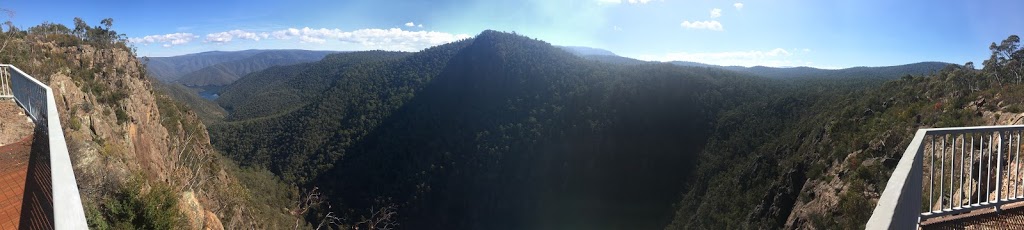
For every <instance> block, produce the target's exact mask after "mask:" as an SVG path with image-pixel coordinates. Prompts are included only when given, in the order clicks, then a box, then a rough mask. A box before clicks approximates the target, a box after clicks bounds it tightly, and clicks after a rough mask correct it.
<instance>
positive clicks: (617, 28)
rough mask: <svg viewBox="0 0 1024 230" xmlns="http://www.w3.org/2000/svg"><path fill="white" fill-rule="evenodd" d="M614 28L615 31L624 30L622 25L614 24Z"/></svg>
mask: <svg viewBox="0 0 1024 230" xmlns="http://www.w3.org/2000/svg"><path fill="white" fill-rule="evenodd" d="M612 30H614V31H622V27H619V26H612Z"/></svg>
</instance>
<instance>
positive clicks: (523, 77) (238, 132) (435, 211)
mask: <svg viewBox="0 0 1024 230" xmlns="http://www.w3.org/2000/svg"><path fill="white" fill-rule="evenodd" d="M945 66H946V64H945V63H937V62H923V63H915V64H908V65H901V66H891V67H856V68H848V69H841V70H825V69H816V68H810V67H794V68H775V67H761V66H757V67H736V66H716V65H708V64H703V63H695V62H671V63H664V62H647V61H641V60H636V59H632V58H627V57H621V56H617V55H615V54H614V53H612V52H610V51H607V50H601V49H596V48H588V47H569V46H551V45H550V44H548V43H546V42H543V41H540V40H536V39H530V38H527V37H523V36H519V35H516V34H509V33H503V32H497V31H484V32H483V33H481V34H480V35H478V36H476V37H474V38H472V39H467V40H462V41H458V42H453V43H449V44H445V45H440V46H435V47H432V48H429V49H425V50H423V51H419V52H415V53H405V52H387V51H362V52H346V53H338V54H331V55H327V56H326V57H325V58H323V59H322V60H320V61H317V62H310V63H302V64H296V65H287V66H276V67H271V68H267V69H265V70H262V71H259V72H254V73H251V74H248V75H245V77H242V78H241V79H239V80H238V81H235V82H234V83H232V84H231V85H228V86H226V87H224V88H223V89H222V90H221V91H220V92H221V96H220V97H219V98H217V99H216V100H215V102H216V103H217V104H218V105H219V106H220V107H222V108H224V109H225V111H226V112H227V115H226V116H225V117H224V118H223V120H222V121H221V122H219V123H216V124H212V125H210V126H208V127H209V133H210V136H211V141H212V143H213V144H214V145H215V146H216V147H217V148H218V150H220V151H221V152H222V153H223V154H224V155H225V156H228V157H231V158H232V159H235V160H236V161H238V162H240V163H241V164H242V165H243V166H247V167H249V166H251V167H256V168H266V169H268V170H270V171H271V172H273V173H275V174H276V175H277V176H278V177H279V178H281V179H282V180H283V181H286V183H290V184H298V185H300V186H306V187H313V186H315V187H317V188H319V189H321V191H323V193H324V194H326V195H327V197H329V198H328V199H330V203H331V204H333V205H337V206H340V207H346V208H349V209H352V210H367V209H369V208H372V207H374V206H375V205H379V203H380V202H392V203H395V204H398V207H397V209H396V210H397V212H398V213H402V216H401V217H400V219H399V222H401V223H402V225H403V226H416V228H420V229H450V228H455V229H493V228H499V229H505V228H508V229H546V228H551V229H662V228H665V227H666V226H669V229H674V228H675V227H672V226H677V227H678V226H691V227H692V228H710V229H730V228H741V229H742V228H745V227H744V226H746V228H757V227H761V228H769V229H773V228H779V227H781V226H784V225H785V224H786V221H787V220H786V218H787V217H788V216H789V215H790V212H791V210H792V207H794V205H795V204H794V203H793V202H795V201H796V200H797V197H798V196H799V195H800V191H801V190H800V188H801V187H802V184H801V183H804V181H806V179H805V178H804V177H807V176H805V175H804V174H796V173H789V174H787V173H788V172H793V171H795V172H800V173H803V171H805V170H804V168H806V167H808V165H812V163H801V162H804V161H803V160H804V159H807V158H810V159H818V158H824V157H822V155H825V154H828V153H829V152H821V151H818V150H817V149H813V148H806V149H805V148H800V147H799V146H804V145H805V144H804V141H817V142H816V143H821V141H825V140H828V135H824V134H822V133H823V132H826V131H828V130H832V129H835V130H837V131H836V134H834V135H836V136H834V137H844V136H842V135H852V134H853V133H855V130H854V131H851V130H853V128H851V127H860V126H861V125H860V124H859V123H857V122H858V120H855V119H851V117H853V115H849V114H854V115H856V114H862V113H858V112H860V111H864V108H874V109H875V110H881V108H876V107H870V106H877V107H882V106H883V105H881V104H882V103H875V102H877V100H874V99H872V100H865V101H864V102H863V103H867V104H860V100H859V99H857V97H859V96H861V95H863V92H865V91H869V90H872V89H876V88H878V87H880V86H883V82H892V81H889V80H886V79H898V78H900V77H902V76H905V75H907V74H912V75H922V74H927V73H931V72H933V71H937V70H939V69H941V68H944V67H945ZM912 79H925V78H923V77H917V78H912ZM901 81H902V80H901ZM908 82H909V81H908ZM890 94H892V93H891V91H885V92H883V93H879V95H890ZM853 99H857V100H855V101H854V102H858V104H850V103H835V102H836V101H844V102H849V101H851V100H853ZM928 108H930V107H928ZM847 111H852V112H848V113H847ZM840 112H843V113H840ZM819 114H825V115H820V116H826V115H827V117H824V118H827V119H822V117H819ZM903 114H910V113H903ZM906 116H908V117H909V116H910V115H906ZM834 124H843V125H844V126H835V127H836V128H830V127H833V125H834ZM823 127H825V128H823ZM828 132H831V131H828ZM840 132H841V133H840ZM836 139H842V138H836ZM846 140H847V139H842V140H841V141H846ZM868 140H870V139H868ZM829 143H831V142H829ZM844 143H845V142H844ZM836 146H866V144H857V145H853V144H846V145H836ZM891 146H896V145H891ZM798 150H802V151H798ZM837 151H839V152H840V153H842V154H846V153H849V152H850V151H847V149H844V150H837ZM851 151H852V150H851ZM844 156H845V155H844ZM786 162H797V163H793V164H790V163H786ZM823 162H833V161H832V160H831V159H830V160H827V161H823ZM876 171H878V170H876ZM809 175H814V174H809ZM740 178H742V179H741V180H739V181H733V180H734V179H740ZM789 178H795V179H789ZM790 182H792V183H790ZM783 188H785V189H783ZM857 194H860V193H857ZM382 197H383V198H385V199H383V200H382V199H380V198H382ZM726 197H727V198H726ZM776 197H781V198H776ZM805 199H815V198H805ZM707 207H712V208H707ZM719 207H721V208H719ZM758 207H760V208H758ZM858 208H859V206H858ZM583 210H585V211H583ZM723 210H724V211H723ZM760 210H783V211H778V212H772V211H760ZM364 214H365V213H348V214H342V215H346V216H344V218H349V219H355V218H359V216H360V215H364ZM829 215H830V216H829V217H830V218H831V217H832V216H840V215H834V214H829ZM840 217H842V216H840ZM701 221H703V222H701ZM858 221H860V220H858ZM733 223H739V224H742V225H730V224H733ZM687 224H692V225H687Z"/></svg>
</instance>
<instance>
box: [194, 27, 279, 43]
mask: <svg viewBox="0 0 1024 230" xmlns="http://www.w3.org/2000/svg"><path fill="white" fill-rule="evenodd" d="M267 36H269V35H267V34H266V33H261V34H257V33H253V32H247V31H244V30H230V31H225V32H219V33H212V34H207V35H206V42H213V43H227V42H230V41H231V40H234V39H235V38H237V39H246V40H253V41H259V40H260V39H264V38H267Z"/></svg>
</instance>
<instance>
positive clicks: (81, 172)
mask: <svg viewBox="0 0 1024 230" xmlns="http://www.w3.org/2000/svg"><path fill="white" fill-rule="evenodd" d="M32 42H38V43H39V44H34V45H33V46H34V47H36V48H38V49H41V52H48V53H51V54H54V55H55V56H64V57H66V58H67V61H68V62H69V63H70V65H71V66H75V65H77V67H79V68H86V69H89V70H91V73H82V72H72V71H71V70H70V69H68V68H63V69H58V70H56V71H55V72H54V73H52V74H45V73H44V74H39V73H31V72H29V73H28V74H30V75H33V76H34V77H36V78H40V79H45V80H48V84H49V85H50V87H51V88H53V92H54V96H55V99H56V101H57V108H58V111H59V112H60V120H61V124H62V125H63V127H64V133H65V137H66V139H67V142H68V149H69V152H70V154H71V160H72V164H73V167H74V169H75V174H76V177H77V180H78V183H79V187H80V191H81V193H82V200H83V202H84V203H85V205H86V206H87V209H88V207H89V206H96V205H99V204H97V202H101V201H102V200H103V199H104V197H106V196H108V195H109V194H110V193H111V192H112V191H114V190H115V189H116V188H119V187H123V186H124V185H125V184H126V183H127V182H128V181H129V180H130V179H141V180H142V181H143V183H144V184H149V183H165V184H168V185H170V186H171V187H172V189H173V190H174V191H175V192H176V193H178V194H179V197H181V200H180V205H179V206H180V209H181V211H182V213H184V214H186V216H188V221H187V222H188V224H189V227H190V228H191V229H202V228H207V229H220V228H222V227H221V226H219V225H220V223H221V221H220V220H219V219H217V216H235V215H225V214H227V213H225V212H226V211H228V210H237V207H233V206H235V205H238V204H237V202H235V203H231V202H224V200H227V199H229V198H226V196H227V195H226V194H228V193H227V192H224V191H225V190H224V189H227V188H228V187H232V186H235V187H237V186H238V185H237V181H236V180H235V179H234V178H233V177H232V176H230V175H227V174H225V173H224V172H223V170H222V169H220V167H219V166H217V164H218V162H217V161H216V159H218V158H217V156H216V155H215V154H216V153H214V152H212V151H211V149H212V148H211V147H210V142H209V136H208V135H207V133H206V131H205V130H206V128H205V127H204V126H203V124H202V123H201V122H200V121H199V119H198V118H197V117H196V116H195V114H194V113H191V112H187V111H185V112H182V113H183V114H181V115H180V117H174V118H168V117H161V109H166V108H160V107H159V106H158V97H161V95H156V94H154V91H153V87H152V85H151V83H150V82H149V80H148V79H146V78H145V77H144V75H143V74H144V73H145V69H143V65H142V64H141V63H139V61H138V60H137V59H136V58H135V55H134V54H133V53H131V52H130V51H128V50H124V49H118V48H94V47H91V46H89V45H77V46H68V47H58V46H57V45H55V44H54V43H53V42H39V41H32ZM51 61H52V60H51ZM46 62H47V60H37V61H33V62H29V63H32V64H34V65H30V66H28V68H29V69H46V68H47V66H46V65H45V64H46ZM19 67H21V66H19ZM22 68H23V69H25V68H24V67H22ZM83 79H87V80H83ZM112 98H113V99H112ZM144 187H145V186H144ZM138 189H140V190H141V191H142V192H143V193H145V192H146V189H145V188H138ZM218 214H219V215H218ZM215 225H216V226H215Z"/></svg>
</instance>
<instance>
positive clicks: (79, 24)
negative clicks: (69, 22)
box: [74, 17, 89, 37]
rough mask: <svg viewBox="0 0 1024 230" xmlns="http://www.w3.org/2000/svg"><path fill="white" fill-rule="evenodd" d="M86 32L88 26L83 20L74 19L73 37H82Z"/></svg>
mask: <svg viewBox="0 0 1024 230" xmlns="http://www.w3.org/2000/svg"><path fill="white" fill-rule="evenodd" d="M88 30H89V24H86V23H85V20H82V18H79V17H75V30H74V32H75V35H76V36H79V37H84V35H85V32H86V31H88Z"/></svg>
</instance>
